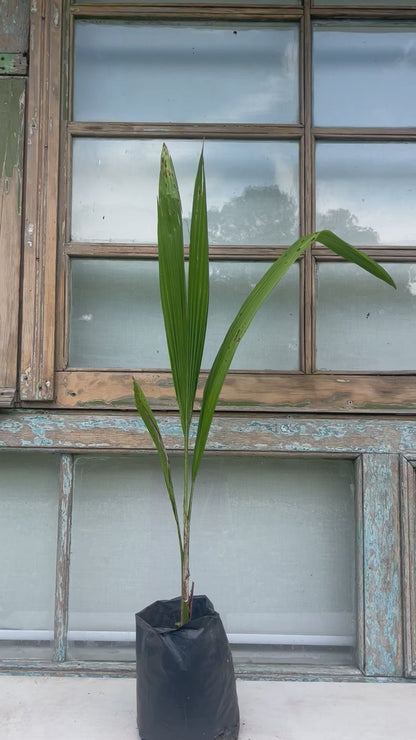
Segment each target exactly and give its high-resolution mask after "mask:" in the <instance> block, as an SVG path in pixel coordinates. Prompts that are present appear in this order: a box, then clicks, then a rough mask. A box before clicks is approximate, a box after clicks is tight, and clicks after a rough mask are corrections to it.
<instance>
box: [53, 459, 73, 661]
mask: <svg viewBox="0 0 416 740" xmlns="http://www.w3.org/2000/svg"><path fill="white" fill-rule="evenodd" d="M72 491H73V457H72V455H66V454H65V455H61V465H60V492H59V509H58V542H57V552H56V584H55V624H54V660H56V661H57V662H58V663H62V662H63V661H65V660H66V654H67V634H68V600H69V564H70V557H71V521H72Z"/></svg>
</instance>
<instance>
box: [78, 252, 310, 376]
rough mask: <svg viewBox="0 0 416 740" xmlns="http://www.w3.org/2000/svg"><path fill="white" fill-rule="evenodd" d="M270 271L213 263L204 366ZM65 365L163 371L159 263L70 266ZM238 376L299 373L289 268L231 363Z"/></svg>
mask: <svg viewBox="0 0 416 740" xmlns="http://www.w3.org/2000/svg"><path fill="white" fill-rule="evenodd" d="M267 267H268V264H267V263H264V262H246V263H242V262H219V261H215V262H211V264H210V278H211V294H210V312H209V321H208V330H207V340H206V350H205V354H204V357H203V367H205V368H209V367H211V364H212V361H213V359H214V357H215V354H216V352H217V350H218V349H219V346H220V344H221V342H222V340H223V338H224V336H225V333H226V331H227V329H228V326H229V324H230V323H231V321H232V319H233V318H234V316H235V315H236V313H237V311H238V310H239V308H240V306H241V304H242V302H243V300H244V298H245V297H246V296H247V295H248V294H249V292H250V290H251V289H252V288H253V287H254V285H255V284H256V283H257V281H258V280H259V279H260V277H261V276H262V275H263V274H264V272H265V271H266V269H267ZM71 275H72V280H71V317H70V339H69V364H70V365H71V366H72V367H90V368H91V367H95V368H141V369H156V368H160V369H166V368H168V367H169V360H168V353H167V347H166V341H165V334H164V328H163V318H162V314H161V309H160V299H159V283H158V268H157V262H155V261H151V260H149V261H146V260H103V259H99V260H98V259H95V260H94V259H73V260H72V269H71ZM231 367H232V368H234V369H239V370H244V369H251V370H297V369H298V368H299V270H298V267H297V266H294V267H292V268H291V269H290V270H289V272H288V273H287V274H286V275H285V277H284V278H283V279H282V281H281V283H280V284H279V286H278V288H277V289H276V290H275V291H274V292H273V293H272V295H271V296H270V297H269V298H268V300H267V301H266V303H265V304H264V305H263V306H262V308H261V309H260V311H259V313H258V314H257V316H256V318H255V319H254V321H253V324H252V325H251V327H250V328H249V330H248V332H247V335H246V336H245V337H244V338H243V339H242V341H241V345H240V346H239V348H238V350H237V353H236V356H235V358H234V361H233V364H232V366H231Z"/></svg>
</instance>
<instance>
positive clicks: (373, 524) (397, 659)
mask: <svg viewBox="0 0 416 740" xmlns="http://www.w3.org/2000/svg"><path fill="white" fill-rule="evenodd" d="M362 474H363V516H364V531H363V539H364V543H363V552H364V604H365V623H364V635H365V648H364V649H365V660H364V671H365V673H366V675H370V676H401V675H402V674H403V629H402V625H403V621H402V620H403V613H402V592H401V558H400V555H401V540H400V507H399V459H398V455H380V454H365V455H363V471H362Z"/></svg>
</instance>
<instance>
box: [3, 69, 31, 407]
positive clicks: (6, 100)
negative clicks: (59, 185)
mask: <svg viewBox="0 0 416 740" xmlns="http://www.w3.org/2000/svg"><path fill="white" fill-rule="evenodd" d="M25 86H26V83H25V80H23V79H20V78H19V79H17V78H16V79H14V78H12V77H7V78H1V79H0V131H1V136H0V407H1V406H11V405H12V404H13V401H14V398H15V392H16V385H17V360H18V320H19V274H20V244H21V228H22V226H21V224H22V176H23V125H24V106H25Z"/></svg>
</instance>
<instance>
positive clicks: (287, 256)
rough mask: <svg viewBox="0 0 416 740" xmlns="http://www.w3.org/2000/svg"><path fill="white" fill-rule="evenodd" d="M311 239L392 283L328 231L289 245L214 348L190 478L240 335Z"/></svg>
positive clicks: (241, 335) (368, 258)
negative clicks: (214, 354)
mask: <svg viewBox="0 0 416 740" xmlns="http://www.w3.org/2000/svg"><path fill="white" fill-rule="evenodd" d="M314 241H320V242H322V243H323V244H325V245H326V246H327V247H329V248H330V249H331V250H332V251H334V252H336V253H337V254H339V255H341V256H342V257H344V258H345V259H347V260H348V261H350V262H354V263H355V264H358V265H359V266H360V267H362V268H363V269H365V270H367V272H369V273H371V274H372V275H374V276H375V277H377V278H379V279H380V280H383V281H384V282H386V283H388V284H390V285H393V286H394V282H393V280H392V278H391V277H390V275H389V274H388V273H387V272H386V271H385V270H384V268H382V267H381V266H380V265H378V264H377V263H376V262H374V260H372V259H371V258H370V257H367V255H364V254H363V253H362V252H359V251H358V250H357V249H355V248H354V247H352V246H351V245H349V244H347V243H346V242H344V241H343V240H342V239H340V238H339V237H337V236H336V235H335V234H333V233H332V232H330V231H321V232H316V233H314V234H310V235H308V236H305V237H301V238H300V239H298V240H297V241H296V242H295V243H294V244H292V246H291V247H289V248H288V249H287V250H286V251H285V252H284V253H283V254H282V255H281V257H279V259H277V260H276V262H274V263H273V264H272V265H271V267H270V268H269V269H268V270H267V272H266V273H265V274H264V275H263V277H262V278H261V279H260V280H259V282H258V283H257V285H256V286H255V287H254V288H253V290H252V291H251V293H250V295H249V296H248V297H247V298H246V300H245V301H244V303H243V305H242V307H241V308H240V310H239V312H238V314H237V316H236V317H235V319H234V321H233V322H232V324H231V326H230V328H229V330H228V332H227V334H226V335H225V338H224V340H223V342H222V344H221V347H220V349H219V350H218V353H217V355H216V358H215V360H214V363H213V365H212V368H211V370H210V373H209V375H208V378H207V382H206V385H205V389H204V394H203V398H202V404H201V411H200V416H199V425H198V431H197V437H196V442H195V448H194V454H193V461H192V478H193V480H195V478H196V475H197V473H198V470H199V465H200V462H201V458H202V455H203V452H204V449H205V445H206V441H207V438H208V434H209V430H210V427H211V422H212V418H213V416H214V412H215V407H216V404H217V401H218V397H219V395H220V393H221V389H222V386H223V383H224V380H225V377H226V374H227V372H228V370H229V367H230V365H231V362H232V359H233V357H234V354H235V352H236V349H237V347H238V345H239V343H240V341H241V339H242V337H243V336H244V334H245V332H246V331H247V329H248V327H249V325H250V323H251V321H252V320H253V318H254V316H255V315H256V313H257V311H258V309H259V308H260V307H261V305H262V304H263V303H264V301H265V300H266V298H267V297H268V295H269V294H270V293H271V291H272V290H273V288H274V287H275V286H276V285H277V283H278V282H279V281H280V280H281V278H282V277H283V276H284V274H285V273H286V272H287V270H288V269H289V267H291V265H293V264H294V262H295V261H296V260H297V259H298V257H300V255H301V254H302V253H303V252H304V251H305V249H307V248H308V247H309V246H310V245H311V244H312V242H314ZM394 287H395V286H394Z"/></svg>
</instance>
